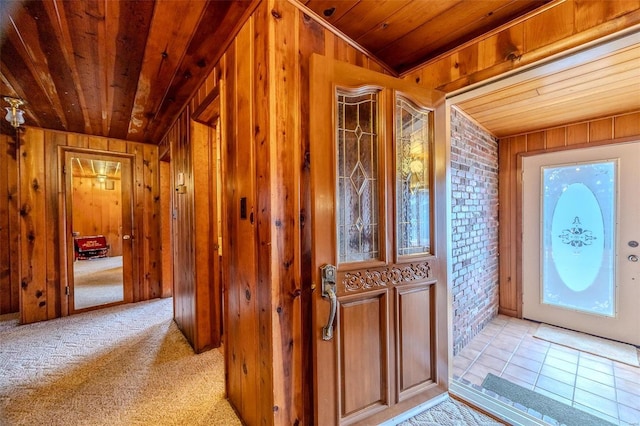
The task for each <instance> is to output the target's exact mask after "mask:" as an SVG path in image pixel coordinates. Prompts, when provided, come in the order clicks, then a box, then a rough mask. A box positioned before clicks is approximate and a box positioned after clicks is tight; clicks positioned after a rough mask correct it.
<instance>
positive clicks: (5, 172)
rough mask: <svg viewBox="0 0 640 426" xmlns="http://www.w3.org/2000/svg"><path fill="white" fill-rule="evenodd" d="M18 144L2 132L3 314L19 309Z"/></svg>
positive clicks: (0, 284)
mask: <svg viewBox="0 0 640 426" xmlns="http://www.w3.org/2000/svg"><path fill="white" fill-rule="evenodd" d="M17 158H18V147H17V144H16V140H15V138H14V137H11V136H7V135H2V134H0V315H1V314H8V313H12V312H18V311H19V309H20V204H19V197H18V162H17Z"/></svg>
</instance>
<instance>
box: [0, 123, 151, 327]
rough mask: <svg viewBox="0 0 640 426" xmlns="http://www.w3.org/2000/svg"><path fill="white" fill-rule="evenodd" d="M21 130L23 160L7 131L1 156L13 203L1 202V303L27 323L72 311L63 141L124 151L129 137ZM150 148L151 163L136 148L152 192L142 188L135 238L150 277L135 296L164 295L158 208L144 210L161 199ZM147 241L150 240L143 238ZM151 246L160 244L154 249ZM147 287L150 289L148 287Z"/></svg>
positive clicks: (144, 271)
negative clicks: (67, 291) (67, 288)
mask: <svg viewBox="0 0 640 426" xmlns="http://www.w3.org/2000/svg"><path fill="white" fill-rule="evenodd" d="M20 135H21V136H20V138H21V144H22V145H21V147H20V150H19V152H18V158H20V164H19V165H18V164H17V163H16V162H15V160H14V159H13V145H12V144H11V142H12V141H11V139H10V138H7V137H4V136H3V141H4V144H3V154H2V156H1V157H0V158H1V159H2V160H3V161H2V163H1V164H0V167H1V168H2V170H6V172H1V173H6V174H7V180H3V181H2V185H3V186H4V185H6V186H5V187H4V190H3V191H5V193H6V194H7V196H6V198H5V199H6V200H7V201H8V203H6V204H2V203H0V210H1V209H3V208H4V209H6V210H7V211H8V216H7V217H8V239H7V240H8V241H9V244H8V247H9V257H8V261H9V265H10V268H9V277H8V279H7V278H4V275H0V277H2V280H0V304H1V305H2V306H5V305H7V306H8V308H7V307H3V308H2V309H9V310H10V311H14V312H15V311H17V310H18V309H20V310H21V318H22V321H23V322H25V323H28V322H34V321H40V320H45V319H52V318H56V317H58V316H61V315H66V314H67V313H68V309H67V303H66V298H65V297H63V294H64V292H63V287H64V285H65V283H66V277H67V275H66V270H65V267H66V264H65V262H64V261H63V259H64V257H63V256H61V253H63V252H65V251H64V250H62V247H63V246H62V244H63V241H62V239H63V235H64V233H63V232H61V230H63V229H64V224H63V222H62V220H63V219H62V217H61V216H60V213H59V212H60V211H62V210H61V203H62V202H63V200H64V198H63V196H62V192H61V191H62V186H61V183H60V182H61V180H60V179H61V176H60V172H61V170H60V166H61V165H62V164H63V161H61V160H60V159H59V158H58V147H87V148H88V147H89V145H90V144H91V145H92V146H95V147H102V148H104V147H108V148H109V151H113V152H122V151H126V149H127V146H128V145H130V143H128V142H125V141H118V140H114V139H104V138H93V137H91V138H89V137H86V136H82V135H77V134H71V133H64V132H55V131H49V130H43V129H37V128H26V130H25V131H24V132H21V134H20ZM146 149H148V150H150V151H149V152H150V155H149V156H148V159H147V164H145V163H144V161H143V159H142V156H141V154H142V152H140V153H137V154H136V155H139V156H140V157H141V160H140V164H141V165H142V167H141V168H140V169H139V170H138V171H137V173H138V176H136V181H137V182H140V183H141V186H142V188H147V190H146V191H145V192H147V193H148V194H142V195H143V200H146V201H143V207H142V209H141V210H142V213H143V217H142V219H141V223H142V225H141V229H140V231H139V234H138V235H137V238H136V239H135V240H134V242H133V245H134V247H137V246H140V248H139V251H140V252H141V253H147V254H146V255H145V257H144V259H146V260H145V262H143V263H140V262H139V269H140V271H141V276H142V277H146V281H142V282H134V286H137V287H138V288H139V289H140V288H141V289H143V291H139V292H138V297H137V298H135V299H133V300H134V301H139V300H146V299H142V298H141V296H140V294H143V295H144V294H146V295H147V296H146V297H157V296H159V292H158V291H157V290H153V289H156V288H157V289H159V279H160V272H158V273H154V272H153V269H154V264H155V265H160V259H159V251H157V247H159V244H160V229H159V223H158V222H157V221H153V220H151V219H152V217H151V216H153V215H154V214H155V213H152V214H151V215H150V216H147V215H144V213H145V212H146V210H149V209H151V210H152V212H155V211H156V210H157V207H155V206H156V205H157V204H158V201H159V200H158V199H157V197H155V195H154V194H156V193H157V191H158V189H157V188H158V185H159V181H158V179H157V175H156V174H153V173H150V172H149V171H148V170H146V169H149V168H152V169H153V170H156V169H157V164H154V163H157V153H156V154H155V155H153V151H157V148H156V147H154V146H148V147H147V148H146ZM87 152H89V151H87ZM105 152H106V151H105ZM5 159H6V160H7V161H6V162H5V161H4V160H5ZM18 170H19V174H18ZM145 172H146V173H145ZM5 182H6V184H5ZM0 189H1V188H0ZM3 198H4V197H3ZM134 199H135V196H134ZM3 206H4V207H3ZM4 217H5V216H3V218H4ZM3 220H4V219H3ZM135 220H138V219H137V218H136V219H135ZM3 223H4V222H0V228H2V229H0V232H3V231H4V230H5V229H6V228H5V227H4V225H2V224H3ZM145 241H146V242H147V246H145V245H144V244H143V242H145ZM151 247H155V248H156V249H154V250H151ZM3 253H4V252H3V251H0V256H4V258H7V255H6V254H3ZM3 264H4V263H3ZM158 267H159V266H158ZM145 287H146V288H148V289H149V290H144V288H145ZM21 288H22V290H21ZM20 292H22V296H21V298H22V301H21V302H20V306H17V305H16V302H15V300H17V299H16V296H17V295H18V294H19V293H20ZM156 293H157V294H156ZM5 301H9V302H5ZM3 313H4V311H3Z"/></svg>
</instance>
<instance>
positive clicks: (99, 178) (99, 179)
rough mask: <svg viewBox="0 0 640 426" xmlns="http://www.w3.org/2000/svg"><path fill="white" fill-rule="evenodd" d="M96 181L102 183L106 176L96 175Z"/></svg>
mask: <svg viewBox="0 0 640 426" xmlns="http://www.w3.org/2000/svg"><path fill="white" fill-rule="evenodd" d="M96 179H97V180H98V182H100V183H104V182H106V180H107V175H101V174H98V175H96Z"/></svg>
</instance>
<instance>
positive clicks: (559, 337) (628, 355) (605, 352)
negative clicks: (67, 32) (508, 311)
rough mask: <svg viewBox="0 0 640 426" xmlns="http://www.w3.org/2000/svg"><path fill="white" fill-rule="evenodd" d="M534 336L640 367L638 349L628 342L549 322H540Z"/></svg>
mask: <svg viewBox="0 0 640 426" xmlns="http://www.w3.org/2000/svg"><path fill="white" fill-rule="evenodd" d="M533 337H537V338H538V339H542V340H546V341H549V342H552V343H557V344H558V345H562V346H567V347H569V348H573V349H577V350H579V351H582V352H588V353H590V354H593V355H597V356H601V357H604V358H609V359H611V360H613V361H618V362H622V363H624V364H628V365H631V366H633V367H640V363H638V349H637V348H636V347H635V346H633V345H628V344H626V343H620V342H616V341H613V340H608V339H603V338H601V337H596V336H591V335H589V334H584V333H578V332H576V331H571V330H566V329H564V328H559V327H553V326H551V325H547V324H540V326H539V327H538V331H536V333H535V334H534V335H533Z"/></svg>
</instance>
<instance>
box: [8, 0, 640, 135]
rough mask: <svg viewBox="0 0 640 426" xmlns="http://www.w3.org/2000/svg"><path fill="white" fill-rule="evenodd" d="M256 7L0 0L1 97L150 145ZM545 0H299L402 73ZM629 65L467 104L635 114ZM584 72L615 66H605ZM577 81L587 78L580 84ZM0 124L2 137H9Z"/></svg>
mask: <svg viewBox="0 0 640 426" xmlns="http://www.w3.org/2000/svg"><path fill="white" fill-rule="evenodd" d="M256 1H257V0H244V1H238V0H236V1H221V0H216V1H204V0H163V1H159V0H153V1H152V0H149V1H136V0H119V1H111V0H82V1H64V0H34V1H21V0H15V1H1V2H0V30H1V31H2V32H1V37H0V95H3V96H6V95H9V96H13V97H19V98H22V99H24V100H26V101H27V105H26V106H25V108H24V109H25V111H26V117H25V118H26V124H27V125H32V126H37V127H43V128H47V129H54V130H64V131H70V132H77V133H84V134H90V135H97V136H107V137H111V138H118V139H126V140H130V141H138V142H148V143H158V142H159V141H160V140H161V139H162V137H163V136H164V134H165V133H166V131H167V130H168V128H169V127H170V126H171V124H172V123H173V121H174V120H175V118H176V117H177V115H178V114H179V113H180V112H181V111H182V109H183V108H184V106H185V104H186V103H187V102H188V100H189V99H190V97H191V96H192V95H193V93H194V92H195V90H196V89H197V88H198V86H199V85H200V84H201V83H202V82H203V81H204V79H205V78H206V76H207V75H208V74H209V72H210V71H211V69H212V67H213V66H214V65H215V63H216V61H217V60H218V59H219V57H220V56H221V55H222V53H223V52H224V49H225V48H226V45H227V41H228V40H229V38H230V37H231V36H233V34H234V31H235V30H236V28H238V25H239V24H240V23H241V21H242V18H243V17H244V16H246V14H247V13H248V12H249V11H250V10H251V9H252V7H253V6H254V5H255V4H256ZM549 1H550V0H438V1H435V0H433V1H431V0H428V1H427V0H403V1H398V0H379V1H376V2H375V3H374V2H372V1H371V0H298V2H299V3H301V4H302V5H303V7H305V8H307V11H309V12H308V13H312V12H313V13H315V14H317V15H318V16H319V17H320V18H321V19H324V20H326V21H327V22H328V23H329V24H330V25H332V26H334V27H335V28H337V29H338V30H339V31H341V32H342V33H344V34H345V35H346V36H348V37H349V38H351V39H352V40H354V41H356V42H357V43H358V44H359V45H360V46H362V47H363V49H364V50H366V51H368V52H369V53H370V54H372V55H374V56H375V57H377V58H378V59H379V60H380V61H381V62H382V63H384V64H386V66H387V67H388V69H389V70H391V71H392V72H395V73H397V74H398V75H402V73H403V72H406V71H408V70H410V69H411V68H413V67H415V66H417V65H419V64H422V63H424V62H426V61H428V60H430V59H433V58H435V57H437V56H438V55H441V54H443V53H445V52H447V51H449V50H450V49H452V48H454V47H456V46H459V45H461V44H464V43H466V42H468V41H471V40H473V39H474V38H476V37H478V36H480V35H482V34H486V33H487V32H490V31H492V30H494V29H496V28H498V27H500V26H502V25H503V24H505V23H507V22H509V21H511V20H514V19H517V18H518V17H520V16H523V15H524V14H527V13H528V12H530V11H532V10H534V9H536V8H539V7H543V6H545V5H546V4H547V3H549ZM636 60H637V58H636ZM623 62H624V61H623ZM625 63H626V65H622V64H621V65H620V67H622V68H621V71H620V73H622V74H620V75H618V71H614V72H615V76H613V75H610V76H608V75H605V74H607V72H600V74H597V73H596V74H593V72H594V70H595V68H592V67H589V66H585V67H583V68H580V69H578V70H574V71H571V72H569V71H567V72H568V74H566V75H556V76H555V77H553V76H552V77H550V78H548V79H545V78H540V79H538V80H537V81H535V82H534V81H531V82H529V83H528V84H527V85H526V86H521V87H519V88H516V89H514V90H516V91H515V92H514V93H513V94H511V93H509V92H507V91H503V93H502V94H500V95H496V96H497V97H499V99H497V98H490V99H485V100H481V99H478V100H475V101H474V102H473V103H469V104H468V105H467V106H465V108H467V107H468V108H469V110H468V111H467V112H468V113H469V114H470V115H472V116H473V117H475V118H476V119H477V120H479V121H480V122H481V123H483V124H484V125H485V126H486V127H487V128H488V129H489V130H490V131H493V132H494V133H496V135H504V134H508V133H509V132H512V131H521V130H522V129H523V128H522V127H517V126H515V125H514V124H513V123H514V122H515V121H518V120H519V121H521V122H522V120H521V118H522V117H524V116H526V114H527V111H529V110H532V108H533V107H532V102H535V101H538V107H536V108H543V109H544V108H547V110H546V114H543V113H540V114H538V115H539V117H538V118H539V120H538V121H533V120H531V121H529V123H530V124H531V125H530V126H529V127H532V126H534V125H535V126H538V125H539V126H543V127H544V126H549V123H554V122H555V121H554V119H555V118H560V117H562V118H563V119H565V120H571V121H575V120H577V119H582V118H583V117H582V116H583V115H585V114H586V113H587V112H588V111H586V110H585V108H584V107H583V105H585V104H586V105H589V106H590V107H593V109H592V110H591V111H590V112H589V114H591V115H592V117H589V118H593V117H597V116H598V115H605V114H608V113H616V112H618V111H621V109H622V108H633V107H635V104H633V102H631V101H630V100H629V99H628V98H630V97H627V99H624V96H622V97H618V96H616V97H614V96H613V95H614V94H615V95H619V94H621V93H622V94H624V93H625V91H628V90H631V91H630V92H627V93H632V94H634V95H635V94H636V93H637V90H635V91H634V89H637V86H634V84H635V83H633V81H632V80H633V79H634V78H635V79H636V82H637V81H638V80H637V76H636V75H635V74H634V70H633V69H625V68H624V67H628V66H629V65H630V62H629V61H627V62H625ZM592 66H603V67H608V68H607V69H611V68H610V67H612V66H615V64H612V63H611V62H610V61H609V60H606V59H603V61H602V62H600V63H599V64H595V65H592ZM636 71H637V67H636ZM582 73H584V75H583V74H582ZM597 76H600V77H597ZM583 78H586V79H587V81H591V83H590V84H583V85H580V84H581V83H580V82H582V80H583ZM620 78H621V79H623V80H624V81H626V83H623V82H622V81H620V80H619V79H620ZM565 79H567V80H568V81H571V82H572V83H571V85H570V84H566V83H565V84H563V83H562V82H563V81H564V80H565ZM580 88H582V90H583V93H582V95H581V96H578V97H576V96H575V91H576V90H580ZM588 93H591V94H590V95H589V94H588ZM605 93H606V94H607V96H606V99H608V100H607V101H606V102H604V101H602V99H603V98H602V96H603V94H605ZM534 95H535V96H534ZM572 98H575V99H576V100H578V101H579V102H580V103H579V104H576V103H575V102H576V100H573V101H571V99H572ZM618 98H623V101H624V102H618V101H617V99H618ZM514 99H519V100H520V101H519V102H520V104H512V103H511V102H514V101H513V100H514ZM572 102H573V103H572ZM0 103H2V101H1V100H0ZM3 105H4V104H3ZM516 105H518V106H520V107H521V108H522V109H521V110H518V112H516V110H515V109H514V107H515V106H516ZM552 105H556V106H557V107H558V108H560V107H563V111H564V113H563V114H562V115H559V114H557V111H558V110H559V109H556V110H552V109H550V108H551V107H550V106H552ZM596 106H599V107H596ZM566 111H580V112H581V113H582V115H580V114H576V115H575V116H572V115H570V114H567V113H566ZM501 114H502V115H501ZM523 114H524V115H523ZM594 114H595V115H594ZM545 120H546V121H545ZM0 122H1V123H0V127H1V128H0V130H1V131H2V132H3V133H11V132H12V131H13V129H12V128H11V127H9V125H8V124H7V123H6V122H4V120H0Z"/></svg>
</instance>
